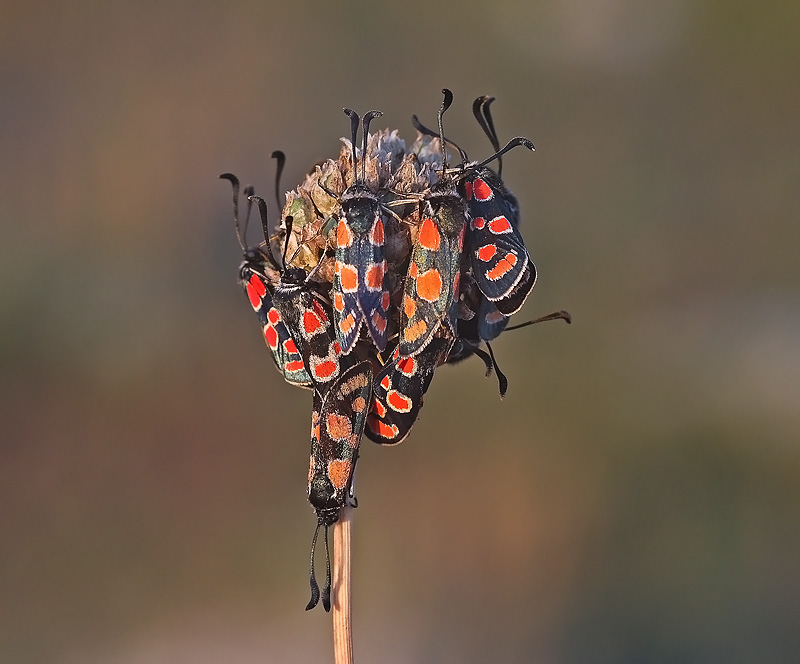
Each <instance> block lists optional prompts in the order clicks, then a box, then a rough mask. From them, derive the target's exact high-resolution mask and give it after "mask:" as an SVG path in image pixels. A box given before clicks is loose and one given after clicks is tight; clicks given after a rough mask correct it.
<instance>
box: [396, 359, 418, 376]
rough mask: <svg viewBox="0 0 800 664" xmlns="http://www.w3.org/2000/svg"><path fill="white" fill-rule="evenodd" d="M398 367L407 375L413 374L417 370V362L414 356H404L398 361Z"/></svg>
mask: <svg viewBox="0 0 800 664" xmlns="http://www.w3.org/2000/svg"><path fill="white" fill-rule="evenodd" d="M397 369H398V370H399V371H400V372H401V373H402V374H404V375H406V376H413V375H414V374H415V373H416V371H417V362H416V360H414V358H413V357H404V358H403V359H402V360H400V361H398V363H397Z"/></svg>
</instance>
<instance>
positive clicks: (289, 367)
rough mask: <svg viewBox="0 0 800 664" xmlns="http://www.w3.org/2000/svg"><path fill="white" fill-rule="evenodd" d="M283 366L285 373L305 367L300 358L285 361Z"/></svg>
mask: <svg viewBox="0 0 800 664" xmlns="http://www.w3.org/2000/svg"><path fill="white" fill-rule="evenodd" d="M285 368H286V372H287V373H294V372H295V371H302V370H303V369H305V365H304V364H303V361H302V360H292V361H291V362H287V363H286V366H285Z"/></svg>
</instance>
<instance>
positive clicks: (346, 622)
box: [331, 505, 353, 664]
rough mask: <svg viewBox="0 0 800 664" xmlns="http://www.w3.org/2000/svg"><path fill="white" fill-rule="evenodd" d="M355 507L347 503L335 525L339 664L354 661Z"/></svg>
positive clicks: (334, 592) (335, 647)
mask: <svg viewBox="0 0 800 664" xmlns="http://www.w3.org/2000/svg"><path fill="white" fill-rule="evenodd" d="M352 521H353V508H352V507H351V506H349V505H346V506H345V507H343V508H342V510H341V512H340V513H339V520H338V521H337V522H336V523H335V524H334V526H333V561H332V563H333V587H332V588H331V594H332V597H331V600H332V602H331V603H332V605H333V606H332V613H333V655H334V660H333V661H334V662H335V664H353V624H352V612H351V605H350V599H351V592H350V525H351V523H352Z"/></svg>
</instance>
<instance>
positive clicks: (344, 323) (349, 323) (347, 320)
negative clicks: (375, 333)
mask: <svg viewBox="0 0 800 664" xmlns="http://www.w3.org/2000/svg"><path fill="white" fill-rule="evenodd" d="M355 324H356V318H355V316H353V314H352V313H349V314H347V316H345V317H344V318H342V320H340V321H339V329H340V330H341V331H342V334H349V333H350V332H351V331H352V329H353V327H354V326H355Z"/></svg>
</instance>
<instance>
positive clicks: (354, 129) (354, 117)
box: [342, 108, 364, 180]
mask: <svg viewBox="0 0 800 664" xmlns="http://www.w3.org/2000/svg"><path fill="white" fill-rule="evenodd" d="M342 110H343V111H344V114H345V115H346V116H348V117H349V118H350V147H352V148H353V180H358V178H357V177H356V135H357V134H358V125H359V122H361V119H360V118H359V117H358V113H356V112H355V111H354V110H353V109H352V108H343V109H342ZM361 156H362V158H363V156H364V155H361Z"/></svg>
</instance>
